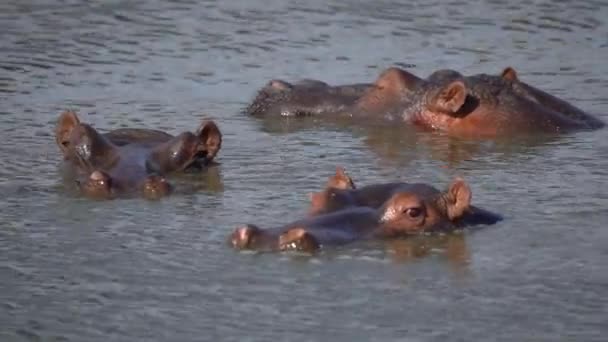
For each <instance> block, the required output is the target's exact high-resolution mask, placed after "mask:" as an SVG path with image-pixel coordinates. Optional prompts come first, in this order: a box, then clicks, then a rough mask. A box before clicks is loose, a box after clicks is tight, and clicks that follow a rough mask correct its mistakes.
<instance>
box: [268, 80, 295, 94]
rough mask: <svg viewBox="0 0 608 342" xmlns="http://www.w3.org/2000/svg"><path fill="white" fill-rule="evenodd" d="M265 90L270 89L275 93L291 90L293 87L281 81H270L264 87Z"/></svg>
mask: <svg viewBox="0 0 608 342" xmlns="http://www.w3.org/2000/svg"><path fill="white" fill-rule="evenodd" d="M266 88H268V89H272V90H275V91H284V90H289V89H291V88H293V86H292V85H291V84H290V83H288V82H285V81H282V80H270V81H269V82H268V84H267V85H266Z"/></svg>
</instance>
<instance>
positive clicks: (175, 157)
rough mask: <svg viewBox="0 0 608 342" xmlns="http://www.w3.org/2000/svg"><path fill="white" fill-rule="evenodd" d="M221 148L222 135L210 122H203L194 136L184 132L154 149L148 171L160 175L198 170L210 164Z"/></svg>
mask: <svg viewBox="0 0 608 342" xmlns="http://www.w3.org/2000/svg"><path fill="white" fill-rule="evenodd" d="M221 146H222V134H221V132H220V130H219V128H218V127H217V125H216V124H215V123H214V122H213V121H210V120H206V121H203V123H202V124H201V126H200V127H199V129H198V130H197V132H196V134H193V133H191V132H184V133H181V134H180V135H178V136H176V137H175V138H173V139H171V140H170V141H168V142H166V143H164V144H161V145H159V146H158V147H156V148H155V149H154V150H153V151H152V154H151V157H150V159H149V160H148V169H149V170H150V171H155V172H158V173H160V174H165V173H168V172H173V171H184V170H187V169H191V168H196V169H200V168H202V167H204V166H208V165H209V164H211V163H212V161H213V159H214V158H215V156H216V155H217V153H218V152H219V150H220V148H221Z"/></svg>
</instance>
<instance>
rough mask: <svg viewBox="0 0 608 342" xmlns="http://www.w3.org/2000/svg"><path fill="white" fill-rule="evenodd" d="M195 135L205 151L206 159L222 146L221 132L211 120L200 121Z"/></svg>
mask: <svg viewBox="0 0 608 342" xmlns="http://www.w3.org/2000/svg"><path fill="white" fill-rule="evenodd" d="M196 135H197V136H198V137H199V139H200V142H201V144H202V145H203V146H202V147H203V150H205V151H206V152H207V156H206V157H207V160H208V161H211V160H212V159H213V158H214V157H215V156H216V155H217V153H218V151H219V150H220V148H221V147H222V133H221V132H220V129H219V128H218V127H217V125H216V124H215V122H213V121H212V120H205V121H203V122H202V123H201V125H200V127H199V129H198V131H197V133H196Z"/></svg>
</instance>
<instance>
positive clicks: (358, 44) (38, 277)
mask: <svg viewBox="0 0 608 342" xmlns="http://www.w3.org/2000/svg"><path fill="white" fill-rule="evenodd" d="M607 16H608V5H606V3H605V2H604V1H564V0H562V1H508V2H507V1H468V2H467V1H452V2H450V3H446V2H440V1H422V0H420V1H409V2H397V1H374V2H364V1H354V0H353V1H329V2H327V1H316V0H315V1H308V2H298V1H259V0H257V1H248V2H244V1H243V2H236V1H221V2H220V1H217V2H216V1H130V2H126V1H125V2H121V1H104V2H99V3H97V2H88V1H42V0H41V1H3V2H2V4H0V131H1V132H2V133H1V134H2V135H1V137H2V142H3V143H2V144H1V145H0V193H1V194H2V198H0V222H2V223H1V225H0V340H2V341H21V340H24V341H29V340H31V341H38V340H44V341H194V340H214V341H215V340H239V341H244V340H252V341H253V340H257V341H270V340H277V341H284V340H289V341H296V340H297V341H299V340H318V341H327V340H335V341H353V340H366V341H367V340H400V341H403V340H408V341H445V340H449V341H557V340H560V341H601V340H605V339H606V335H607V334H608V328H607V325H606V320H607V317H608V299H607V298H608V272H607V271H608V269H607V268H608V267H607V266H606V265H607V263H606V261H607V259H608V231H607V230H606V229H607V228H606V222H608V193H607V191H606V181H607V179H608V171H606V170H608V161H607V160H608V130H606V129H604V130H600V131H595V132H581V133H577V134H571V135H567V136H562V137H559V138H552V139H521V140H519V139H518V140H515V141H503V142H496V143H489V142H471V141H458V140H453V139H448V138H445V137H443V136H441V135H438V134H429V133H419V132H415V131H412V130H411V129H407V128H393V129H387V128H356V129H354V128H353V129H346V128H345V129H343V128H339V127H333V128H332V127H323V125H322V124H321V123H319V122H316V121H314V120H309V121H295V122H294V121H293V120H292V121H280V122H263V121H259V120H255V119H253V118H250V117H246V116H244V115H242V114H240V109H241V108H243V107H244V106H245V105H246V103H247V102H248V101H249V100H250V99H251V98H252V96H253V94H254V92H255V90H256V89H257V88H259V87H261V86H262V85H263V84H264V83H265V82H266V81H267V80H268V79H270V78H274V77H281V78H285V79H288V80H296V79H298V78H303V77H306V78H318V79H322V80H324V81H327V82H330V83H352V82H365V81H371V80H373V79H374V78H375V77H376V75H377V74H378V73H379V72H380V70H382V69H383V68H385V67H388V66H391V65H395V64H397V65H401V66H403V67H408V68H409V69H410V70H411V71H413V72H415V73H417V74H419V75H421V76H426V75H428V74H430V73H431V72H432V71H433V70H435V69H439V68H452V69H456V70H459V71H461V72H463V73H465V74H473V73H479V72H486V73H498V72H499V71H500V70H501V69H502V68H503V67H505V66H507V65H511V66H514V67H515V68H516V69H517V70H518V71H519V73H520V76H521V78H522V79H524V80H525V81H527V82H529V83H531V84H533V85H535V86H538V87H540V88H542V89H544V90H547V91H549V92H551V93H553V94H555V95H558V96H560V97H562V98H564V99H567V100H568V101H572V102H573V103H575V104H576V105H577V106H579V107H581V108H583V109H585V110H587V111H589V112H591V113H596V114H598V115H599V116H600V117H603V119H604V120H608V115H605V113H606V112H608V96H607V92H608V77H607V76H606V75H607V74H608V66H607V64H606V56H608V38H607V37H608V24H606V22H605V19H606V17H607ZM66 108H74V109H77V110H78V111H79V114H80V116H81V118H82V119H83V120H84V121H86V122H90V123H92V124H93V125H94V126H95V127H98V128H107V129H109V128H118V127H148V128H161V129H165V130H168V131H170V132H172V133H176V132H180V131H183V130H193V129H194V128H195V127H196V126H197V125H198V123H199V121H200V120H201V119H202V118H203V117H212V118H214V119H216V120H217V122H218V123H219V125H220V128H221V129H222V131H223V133H224V144H223V148H222V151H221V152H220V157H219V161H220V162H221V166H220V167H218V168H217V169H213V170H210V171H209V172H207V173H205V174H203V175H200V176H193V177H187V178H186V179H178V180H176V182H178V183H179V185H180V187H182V189H184V190H188V188H189V187H194V189H195V190H196V191H183V192H181V193H180V194H177V195H175V196H173V197H170V198H167V199H165V200H162V201H160V202H149V201H144V200H141V199H128V200H116V201H105V202H98V201H91V200H87V199H83V198H81V197H79V196H76V195H74V194H73V193H72V192H70V191H69V190H68V189H67V188H66V186H65V184H64V182H63V181H62V179H61V175H60V172H59V167H58V162H59V160H60V155H59V150H58V148H57V147H56V146H55V144H54V141H53V138H52V136H51V134H52V130H53V127H54V124H55V120H56V118H57V116H58V114H59V112H60V111H62V110H63V109H66ZM336 165H343V166H345V167H346V168H347V170H348V171H349V172H350V174H351V175H352V176H353V178H354V179H355V181H356V182H357V183H359V184H370V183H374V182H383V181H389V180H396V179H401V180H410V181H423V182H429V183H432V184H435V185H437V186H439V187H444V186H446V185H447V183H448V182H449V181H450V179H451V178H452V177H453V176H455V175H461V176H464V177H465V178H466V179H467V180H468V181H469V183H470V184H471V187H472V189H473V193H474V196H473V201H474V203H475V204H477V205H480V206H483V207H485V208H487V209H491V210H495V211H498V212H500V213H502V214H503V215H504V216H505V218H506V219H505V220H504V221H503V222H501V223H499V224H498V225H495V226H492V227H487V228H484V229H479V230H475V231H466V232H465V233H464V234H460V235H448V236H443V237H433V238H420V239H411V240H405V241H396V242H391V243H385V244H380V243H369V244H359V245H355V246H350V247H347V248H339V249H336V250H330V251H327V252H324V253H321V254H320V255H318V256H315V257H306V256H293V255H291V256H290V255H279V254H253V253H238V252H235V251H233V250H232V249H230V248H228V247H227V246H226V245H225V244H224V241H225V238H226V236H227V235H228V234H229V232H230V231H231V230H232V229H233V228H234V227H235V226H236V225H237V224H240V223H245V222H252V223H258V224H260V225H262V226H267V225H274V224H277V223H281V222H285V221H286V220H291V219H294V218H298V217H301V216H302V215H303V214H304V212H305V208H306V205H307V197H306V193H307V192H309V191H315V190H317V189H319V188H320V187H321V186H322V185H323V184H324V182H325V179H326V178H327V177H328V176H329V175H331V174H332V173H333V170H334V168H335V166H336Z"/></svg>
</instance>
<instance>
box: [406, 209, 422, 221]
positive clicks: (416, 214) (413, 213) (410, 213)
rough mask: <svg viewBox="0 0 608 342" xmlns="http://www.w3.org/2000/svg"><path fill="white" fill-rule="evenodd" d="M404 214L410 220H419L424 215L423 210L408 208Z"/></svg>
mask: <svg viewBox="0 0 608 342" xmlns="http://www.w3.org/2000/svg"><path fill="white" fill-rule="evenodd" d="M404 213H405V214H406V215H407V216H409V217H410V218H413V219H415V218H419V217H420V216H421V215H422V209H421V208H407V209H405V211H404Z"/></svg>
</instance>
